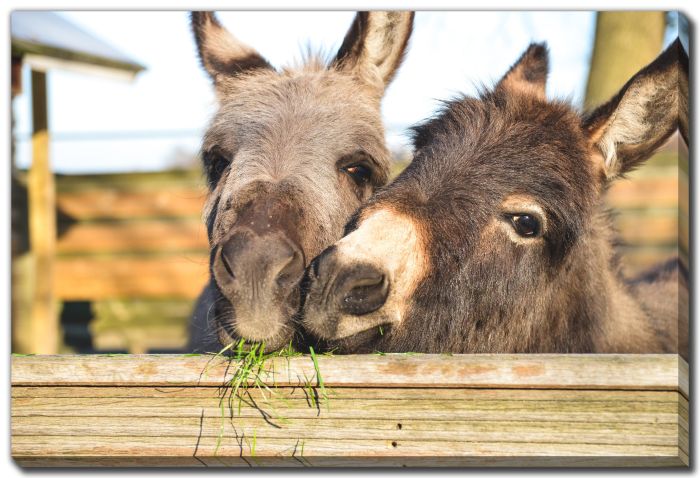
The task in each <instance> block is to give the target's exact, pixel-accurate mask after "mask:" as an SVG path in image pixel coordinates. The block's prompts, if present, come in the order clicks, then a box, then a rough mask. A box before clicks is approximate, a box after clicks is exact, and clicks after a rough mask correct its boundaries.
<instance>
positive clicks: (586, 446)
mask: <svg viewBox="0 0 700 478" xmlns="http://www.w3.org/2000/svg"><path fill="white" fill-rule="evenodd" d="M216 441H217V440H216V438H214V437H191V438H190V440H189V442H184V441H183V440H182V438H181V437H169V436H164V437H158V439H157V440H154V439H153V438H152V437H130V438H129V439H128V440H125V439H124V437H112V436H105V437H100V438H99V440H98V439H97V438H96V437H93V436H90V437H73V438H72V439H71V440H70V441H68V440H66V439H65V437H52V436H48V437H34V436H32V437H26V436H19V437H15V438H14V439H13V442H12V453H13V456H14V458H15V460H17V461H18V462H19V463H20V464H21V463H22V462H23V459H24V457H27V458H31V457H32V456H36V455H37V454H48V455H50V456H56V457H59V458H63V457H70V456H73V457H76V458H77V457H81V458H83V459H84V460H86V461H92V462H95V461H99V460H100V459H101V456H103V455H105V451H107V450H109V453H108V454H107V455H108V457H112V458H117V457H122V458H123V460H124V462H128V461H129V460H128V458H129V457H132V456H139V457H149V456H150V457H158V458H160V457H165V456H167V457H170V456H179V457H195V456H196V457H197V458H199V459H203V458H213V459H219V457H222V458H223V457H241V456H242V457H245V458H246V459H247V460H248V461H249V462H252V463H253V464H255V462H256V461H257V460H262V459H264V458H267V457H278V458H282V457H286V458H287V459H288V460H292V459H295V458H300V459H303V460H304V461H306V460H310V459H311V458H313V457H319V458H320V457H326V460H325V461H326V463H328V464H334V463H335V461H333V460H332V459H329V458H333V459H335V458H336V457H345V458H351V457H352V458H354V459H355V460H357V461H358V462H362V461H363V460H364V459H366V458H369V457H390V458H394V459H395V460H396V461H399V462H400V461H401V459H405V458H408V457H415V458H419V457H425V458H427V459H430V458H433V459H434V458H436V457H465V458H467V460H463V463H467V464H469V461H470V460H469V458H472V459H473V457H482V458H483V457H488V458H490V459H489V460H480V461H481V463H485V462H490V463H492V464H498V463H499V458H501V457H503V458H506V459H508V460H509V461H510V463H512V464H513V465H522V464H523V463H525V464H531V463H533V461H531V460H526V461H518V460H517V459H516V458H517V457H533V458H536V457H546V456H551V457H557V458H559V459H560V461H559V464H560V465H559V466H561V465H562V464H566V463H567V462H566V459H565V458H566V457H576V458H584V457H586V456H588V457H594V456H597V457H608V458H613V457H615V458H617V460H614V461H612V464H614V465H616V466H624V465H627V466H639V464H640V460H639V459H640V457H644V456H647V457H654V458H655V459H656V460H655V461H654V463H656V464H658V465H662V466H669V465H681V464H682V461H681V457H680V456H679V450H678V447H677V446H663V445H625V444H622V445H614V444H607V443H606V444H590V443H579V442H576V443H538V442H529V443H527V442H518V441H503V442H492V443H483V442H478V441H477V442H467V441H464V442H459V441H457V442H455V441H435V442H413V441H407V440H391V439H385V440H368V439H364V438H356V439H352V440H351V439H344V440H336V439H331V438H326V439H308V440H303V441H302V440H299V439H297V438H287V439H273V438H266V439H261V440H257V439H256V441H255V445H253V440H252V437H226V438H224V439H223V440H222V441H221V443H220V444H219V446H218V447H217V443H216ZM302 445H303V451H302ZM591 462H592V463H598V462H596V461H594V460H591ZM309 463H312V462H309ZM535 463H536V461H535ZM225 464H226V462H223V463H222V465H224V466H225ZM258 464H259V465H262V462H258ZM416 464H417V463H416Z"/></svg>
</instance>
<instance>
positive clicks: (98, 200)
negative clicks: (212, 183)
mask: <svg viewBox="0 0 700 478" xmlns="http://www.w3.org/2000/svg"><path fill="white" fill-rule="evenodd" d="M105 187H107V188H109V184H105V185H103V188H102V189H92V190H91V189H87V190H82V191H81V190H78V191H70V192H61V191H60V190H59V194H58V197H57V203H58V207H59V208H60V209H61V210H62V211H63V212H64V213H66V214H68V215H69V216H71V217H72V218H74V219H77V220H94V219H103V218H111V219H142V218H157V217H193V218H199V217H201V215H202V209H203V208H204V199H205V190H204V188H203V186H202V187H199V188H194V187H193V188H183V187H182V186H180V185H178V184H177V182H175V181H173V182H172V183H171V184H165V185H162V186H160V187H159V188H154V189H151V190H123V189H105Z"/></svg>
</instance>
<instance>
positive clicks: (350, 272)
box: [333, 264, 389, 315]
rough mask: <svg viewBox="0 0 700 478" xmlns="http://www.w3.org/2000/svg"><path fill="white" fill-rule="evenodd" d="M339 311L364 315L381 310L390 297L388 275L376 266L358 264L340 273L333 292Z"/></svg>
mask: <svg viewBox="0 0 700 478" xmlns="http://www.w3.org/2000/svg"><path fill="white" fill-rule="evenodd" d="M333 294H334V296H335V303H336V304H337V306H338V309H339V310H340V311H341V312H343V313H346V314H351V315H363V314H369V313H370V312H374V311H375V310H377V309H379V308H380V307H381V306H382V305H384V302H386V298H387V296H388V295H389V281H388V280H387V277H386V274H384V272H383V271H381V270H380V269H378V268H377V267H375V266H372V265H369V264H357V265H354V266H352V267H350V268H348V269H346V270H344V271H340V272H339V274H338V278H337V280H336V287H335V290H334V291H333Z"/></svg>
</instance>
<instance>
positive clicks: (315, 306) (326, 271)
mask: <svg viewBox="0 0 700 478" xmlns="http://www.w3.org/2000/svg"><path fill="white" fill-rule="evenodd" d="M309 284H310V286H309V293H308V296H307V298H306V304H305V317H304V324H305V326H306V327H307V329H309V330H310V331H311V332H312V333H314V334H315V335H318V336H320V337H321V338H326V339H331V338H339V337H342V336H347V335H350V334H353V333H355V332H356V331H359V330H362V329H364V328H366V327H367V326H372V325H374V323H375V321H376V320H377V318H376V317H372V316H371V314H372V313H373V312H376V311H378V310H379V309H381V308H382V306H383V305H384V304H385V302H386V300H387V297H388V296H389V289H390V281H389V278H388V276H387V274H386V273H385V272H384V271H383V270H382V269H381V268H379V267H378V266H375V265H372V264H367V263H362V262H350V263H343V262H342V261H340V260H338V254H337V252H336V250H335V248H333V247H331V248H329V249H328V250H327V251H325V252H324V253H323V254H321V255H320V256H319V257H317V258H316V259H315V260H314V261H313V262H312V263H311V267H309Z"/></svg>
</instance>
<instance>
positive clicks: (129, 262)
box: [55, 252, 209, 300]
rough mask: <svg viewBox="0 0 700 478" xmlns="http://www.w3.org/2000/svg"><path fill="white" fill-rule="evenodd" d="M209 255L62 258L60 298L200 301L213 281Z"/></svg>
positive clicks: (58, 278)
mask: <svg viewBox="0 0 700 478" xmlns="http://www.w3.org/2000/svg"><path fill="white" fill-rule="evenodd" d="M208 261H209V258H208V255H207V254H201V253H194V252H193V253H185V252H183V253H179V254H172V255H166V256H162V257H133V256H130V257H111V258H97V257H95V258H85V257H76V258H73V257H71V258H67V257H66V258H61V259H59V260H57V261H56V287H55V293H56V297H57V298H59V299H62V300H103V299H117V298H129V297H138V298H159V299H161V298H166V297H170V298H188V299H194V298H196V297H197V296H198V295H199V294H200V293H201V292H202V289H203V288H204V285H205V284H206V282H207V280H208V279H209V272H208V263H209V262H208Z"/></svg>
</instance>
